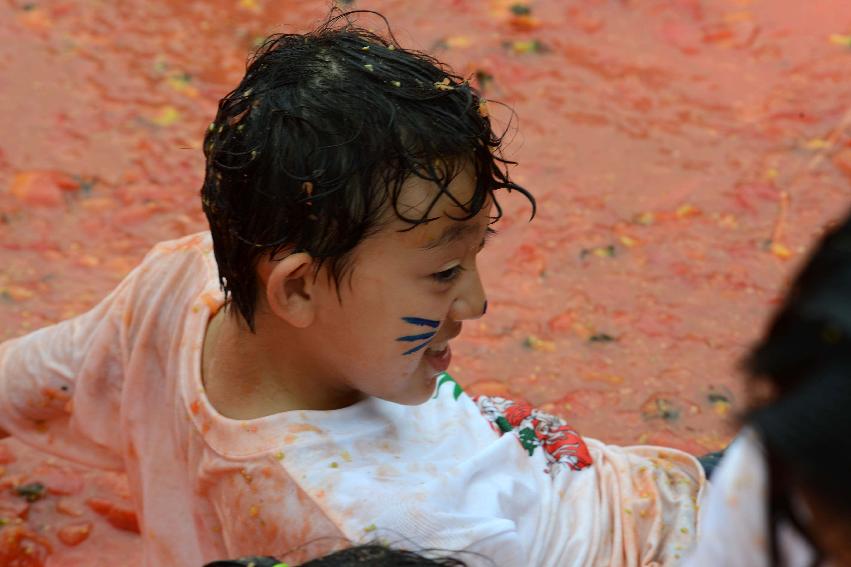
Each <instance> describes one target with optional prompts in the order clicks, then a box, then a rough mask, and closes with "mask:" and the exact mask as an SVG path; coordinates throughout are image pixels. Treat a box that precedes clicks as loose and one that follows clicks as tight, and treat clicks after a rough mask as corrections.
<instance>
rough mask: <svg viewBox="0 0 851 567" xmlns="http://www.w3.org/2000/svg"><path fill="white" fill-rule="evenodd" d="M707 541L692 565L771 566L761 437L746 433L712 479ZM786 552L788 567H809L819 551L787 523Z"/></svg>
mask: <svg viewBox="0 0 851 567" xmlns="http://www.w3.org/2000/svg"><path fill="white" fill-rule="evenodd" d="M700 520H701V538H700V541H699V542H698V544H697V546H696V548H695V550H694V553H693V554H692V555H691V556H690V557H689V558H688V560H687V561H686V562H685V566H686V567H716V566H719V565H723V566H724V567H769V566H770V561H771V558H770V554H769V531H768V469H767V466H766V462H765V456H764V453H763V449H762V445H761V443H760V441H759V437H758V435H757V433H756V432H755V431H753V430H751V429H746V430H744V431H743V432H742V433H741V434H740V435H739V436H738V437H737V438H736V440H735V441H733V443H732V444H731V445H730V447H729V448H728V449H727V451H726V453H725V455H724V458H723V459H722V460H721V463H719V465H718V468H717V469H716V470H715V472H714V474H713V475H712V490H711V492H710V493H709V496H708V497H707V498H706V501H705V503H704V505H703V509H702V511H701V518H700ZM778 538H779V539H778V544H779V546H780V552H781V554H782V556H783V557H784V558H785V560H786V561H787V563H786V565H787V566H788V567H809V566H810V565H812V560H813V556H814V555H813V551H812V549H811V547H810V546H809V544H807V543H806V541H805V540H804V539H803V538H802V537H801V536H800V535H799V534H798V533H797V532H796V531H795V530H793V529H792V528H791V527H790V526H788V525H781V526H780V529H779V533H778Z"/></svg>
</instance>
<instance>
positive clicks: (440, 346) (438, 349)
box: [426, 343, 448, 354]
mask: <svg viewBox="0 0 851 567" xmlns="http://www.w3.org/2000/svg"><path fill="white" fill-rule="evenodd" d="M447 346H448V344H447V343H440V344H437V345H431V346H430V347H428V348H426V351H428V352H430V353H432V354H440V353H441V352H443V351H445V350H446V347H447Z"/></svg>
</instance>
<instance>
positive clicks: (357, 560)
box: [205, 544, 466, 567]
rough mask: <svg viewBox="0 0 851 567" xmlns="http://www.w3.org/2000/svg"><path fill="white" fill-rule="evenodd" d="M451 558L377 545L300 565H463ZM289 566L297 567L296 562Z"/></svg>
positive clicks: (236, 564)
mask: <svg viewBox="0 0 851 567" xmlns="http://www.w3.org/2000/svg"><path fill="white" fill-rule="evenodd" d="M465 565H466V563H464V562H463V561H461V560H458V559H452V558H436V559H429V558H428V557H426V556H425V555H421V554H419V553H415V552H413V551H405V550H401V549H393V548H391V547H387V546H384V545H380V544H366V545H358V546H354V547H349V548H347V549H343V550H341V551H336V552H334V553H330V554H328V555H326V556H324V557H320V558H318V559H313V560H311V561H308V562H307V563H302V564H301V565H300V566H299V567H465ZM205 567H290V566H288V564H287V563H284V562H282V561H279V560H277V559H275V558H274V557H245V558H242V559H235V560H231V561H214V562H213V563H208V564H207V565H205ZM291 567H296V566H295V565H293V566H291Z"/></svg>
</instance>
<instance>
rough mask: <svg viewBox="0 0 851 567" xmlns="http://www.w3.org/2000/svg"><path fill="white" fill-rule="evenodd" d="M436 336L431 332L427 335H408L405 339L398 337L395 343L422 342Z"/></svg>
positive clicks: (434, 332) (435, 332)
mask: <svg viewBox="0 0 851 567" xmlns="http://www.w3.org/2000/svg"><path fill="white" fill-rule="evenodd" d="M436 334H437V331H431V332H429V333H423V334H421V335H408V336H407V337H399V338H398V339H396V340H397V341H405V342H407V343H412V342H414V341H423V340H425V339H430V338H432V337H433V336H434V335H436Z"/></svg>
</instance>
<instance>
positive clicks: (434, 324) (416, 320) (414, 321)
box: [402, 317, 440, 329]
mask: <svg viewBox="0 0 851 567" xmlns="http://www.w3.org/2000/svg"><path fill="white" fill-rule="evenodd" d="M402 321H404V322H405V323H410V324H411V325H419V326H420V327H431V328H432V329H436V328H438V327H439V326H440V321H435V320H434V319H423V318H421V317H402Z"/></svg>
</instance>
